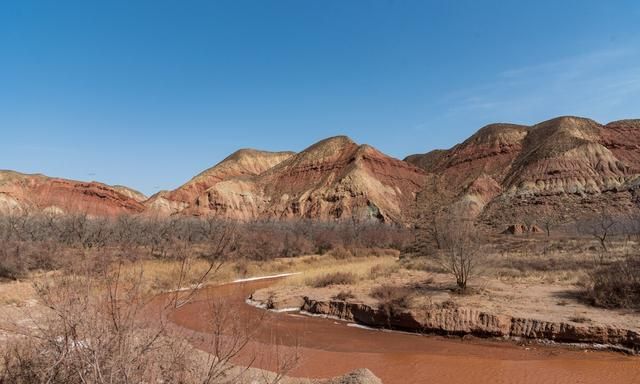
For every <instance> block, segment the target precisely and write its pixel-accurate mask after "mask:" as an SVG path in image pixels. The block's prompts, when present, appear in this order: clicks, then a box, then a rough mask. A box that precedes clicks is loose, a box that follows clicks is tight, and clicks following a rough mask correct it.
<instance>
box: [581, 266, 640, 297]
mask: <svg viewBox="0 0 640 384" xmlns="http://www.w3.org/2000/svg"><path fill="white" fill-rule="evenodd" d="M589 285H590V290H589V291H588V296H589V298H590V299H591V300H592V302H593V304H594V305H597V306H601V307H606V308H634V309H638V308H640V258H639V257H637V256H634V257H630V258H627V259H626V260H622V261H616V262H614V263H611V264H610V265H606V266H600V267H598V268H596V269H595V270H594V271H593V272H592V273H591V274H590V284H589Z"/></svg>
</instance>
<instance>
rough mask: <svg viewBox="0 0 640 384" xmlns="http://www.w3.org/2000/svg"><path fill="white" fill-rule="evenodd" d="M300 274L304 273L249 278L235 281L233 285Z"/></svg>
mask: <svg viewBox="0 0 640 384" xmlns="http://www.w3.org/2000/svg"><path fill="white" fill-rule="evenodd" d="M300 273H302V272H292V273H281V274H279V275H270V276H257V277H247V278H244V279H236V280H233V281H232V283H244V282H247V281H256V280H266V279H275V278H278V277H287V276H293V275H299V274H300Z"/></svg>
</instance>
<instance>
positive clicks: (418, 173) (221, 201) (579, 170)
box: [0, 116, 640, 226]
mask: <svg viewBox="0 0 640 384" xmlns="http://www.w3.org/2000/svg"><path fill="white" fill-rule="evenodd" d="M639 191H640V120H621V121H614V122H611V123H608V124H605V125H602V124H599V123H597V122H595V121H593V120H590V119H586V118H580V117H573V116H563V117H558V118H555V119H551V120H548V121H544V122H541V123H539V124H535V125H532V126H525V125H516V124H491V125H488V126H486V127H483V128H482V129H480V130H479V131H477V132H476V133H475V134H473V135H472V136H471V137H469V138H468V139H467V140H465V141H464V142H462V143H460V144H458V145H455V146H454V147H452V148H450V149H447V150H435V151H432V152H429V153H426V154H416V155H411V156H408V157H407V158H405V160H404V161H401V160H398V159H394V158H392V157H389V156H387V155H385V154H384V153H382V152H380V151H378V150H377V149H375V148H373V147H371V146H369V145H359V144H357V143H355V142H353V141H352V140H351V139H349V138H348V137H346V136H336V137H330V138H327V139H325V140H322V141H320V142H318V143H316V144H313V145H312V146H310V147H308V148H306V149H305V150H303V151H301V152H299V153H294V152H267V151H258V150H254V149H241V150H239V151H236V152H234V153H233V154H231V155H230V156H229V157H227V158H225V159H224V160H222V161H221V162H219V163H218V164H216V165H214V166H213V167H211V168H209V169H207V170H205V171H203V172H201V173H200V174H198V175H196V176H195V177H193V178H192V179H191V180H189V181H188V182H186V183H185V184H184V185H182V186H180V187H179V188H177V189H175V190H172V191H162V192H159V193H157V194H155V195H153V196H151V197H150V198H148V199H147V198H146V197H145V196H144V195H143V194H141V193H140V192H137V191H135V190H132V189H130V188H127V187H123V186H108V185H105V184H101V183H98V182H80V181H73V180H65V179H59V178H51V177H47V176H43V175H25V174H21V173H17V172H12V171H0V211H4V212H6V211H11V210H17V211H20V210H46V211H51V212H67V213H74V212H86V213H88V214H91V215H106V216H114V215H118V214H138V213H145V214H149V215H162V216H167V215H192V216H215V217H221V218H228V219H236V220H280V219H292V218H308V219H315V220H350V219H354V218H355V219H358V220H372V221H377V222H384V223H399V224H404V225H406V224H410V223H414V222H420V221H421V220H422V221H424V220H426V219H428V218H429V217H433V215H435V214H437V213H438V212H441V211H443V210H448V211H455V212H456V213H460V214H463V215H466V216H469V217H473V218H475V219H477V220H480V221H482V222H484V223H487V224H490V225H494V226H498V225H501V226H503V225H504V224H506V223H518V222H526V221H530V219H531V218H538V219H539V218H541V217H543V216H544V217H546V218H550V217H552V218H553V219H554V220H558V221H563V220H568V219H580V218H584V217H593V216H595V215H597V214H600V213H602V212H603V211H607V212H610V213H611V214H619V215H622V214H629V213H634V214H635V213H637V214H640V195H639ZM424 222H427V221H424Z"/></svg>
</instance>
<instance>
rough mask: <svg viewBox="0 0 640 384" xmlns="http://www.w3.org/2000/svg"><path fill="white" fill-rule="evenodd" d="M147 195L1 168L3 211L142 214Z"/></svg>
mask: <svg viewBox="0 0 640 384" xmlns="http://www.w3.org/2000/svg"><path fill="white" fill-rule="evenodd" d="M141 199H144V196H143V195H142V194H140V193H139V192H136V191H133V190H131V189H129V188H126V187H121V186H117V187H112V186H109V185H106V184H102V183H98V182H93V181H92V182H81V181H74V180H66V179H60V178H52V177H47V176H44V175H38V174H35V175H27V174H23V173H18V172H14V171H0V212H4V213H6V212H25V211H34V210H37V211H46V212H52V213H70V214H73V213H86V214H89V215H94V216H115V215H119V214H133V213H141V212H143V211H144V209H145V207H144V205H142V203H141V202H140V200H141Z"/></svg>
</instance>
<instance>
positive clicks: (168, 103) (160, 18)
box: [0, 0, 640, 194]
mask: <svg viewBox="0 0 640 384" xmlns="http://www.w3.org/2000/svg"><path fill="white" fill-rule="evenodd" d="M638 20H640V3H639V2H637V1H586V0H584V1H578V0H576V1H568V0H567V1H557V0H556V1H517V0H513V1H506V0H505V1H477V0H476V1H463V0H460V1H426V0H424V1H409V0H402V1H400V0H387V1H373V0H372V1H355V0H353V1H342V0H339V1H330V0H323V1H311V0H309V1H302V0H295V1H293V0H292V1H278V0H272V1H267V0H259V1H258V0H256V1H244V0H231V1H186V0H184V1H178V0H176V1H162V0H152V1H133V0H130V1H119V0H110V1H89V0H82V1H64V0H59V1H53V0H49V1H32V0H7V1H2V2H0V169H2V168H4V169H14V170H18V171H22V172H41V173H45V174H48V175H53V176H60V177H67V178H74V179H80V180H91V179H95V180H99V181H103V182H106V183H110V184H125V185H128V186H131V187H134V188H137V189H140V190H141V191H143V192H145V193H147V194H150V193H153V192H155V191H157V190H158V189H169V188H175V187H177V186H178V185H180V184H182V183H183V182H185V181H186V180H188V179H189V178H190V177H191V176H193V175H195V174H197V173H198V172H200V171H201V170H203V169H205V168H207V167H209V166H211V165H213V164H214V163H216V162H218V161H219V160H221V159H222V158H224V157H226V156H227V155H228V154H229V153H231V152H233V151H234V150H235V149H238V148H241V147H253V148H260V149H267V150H296V151H297V150H302V149H304V148H305V147H306V146H308V145H310V144H312V143H314V142H315V141H317V140H319V139H322V138H325V137H328V136H332V135H337V134H346V135H349V136H350V137H352V138H353V139H354V140H356V141H357V142H360V143H368V144H371V145H373V146H375V147H377V148H379V149H380V150H382V151H383V152H386V153H388V154H390V155H392V156H395V157H398V158H403V157H404V156H406V155H408V154H412V153H417V152H426V151H429V150H431V149H435V148H448V147H451V146H452V145H454V144H456V143H457V142H459V141H461V140H463V139H464V138H466V137H467V136H469V135H470V134H472V133H473V132H475V131H476V130H477V129H479V128H480V127H481V126H483V125H485V124H487V123H491V122H498V121H503V122H516V123H525V124H532V123H535V122H538V121H542V120H545V119H548V118H550V117H554V116H557V115H581V116H587V117H591V118H594V119H596V120H598V121H601V122H607V121H611V120H616V119H621V118H634V117H635V118H638V117H640V23H639V22H638Z"/></svg>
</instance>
